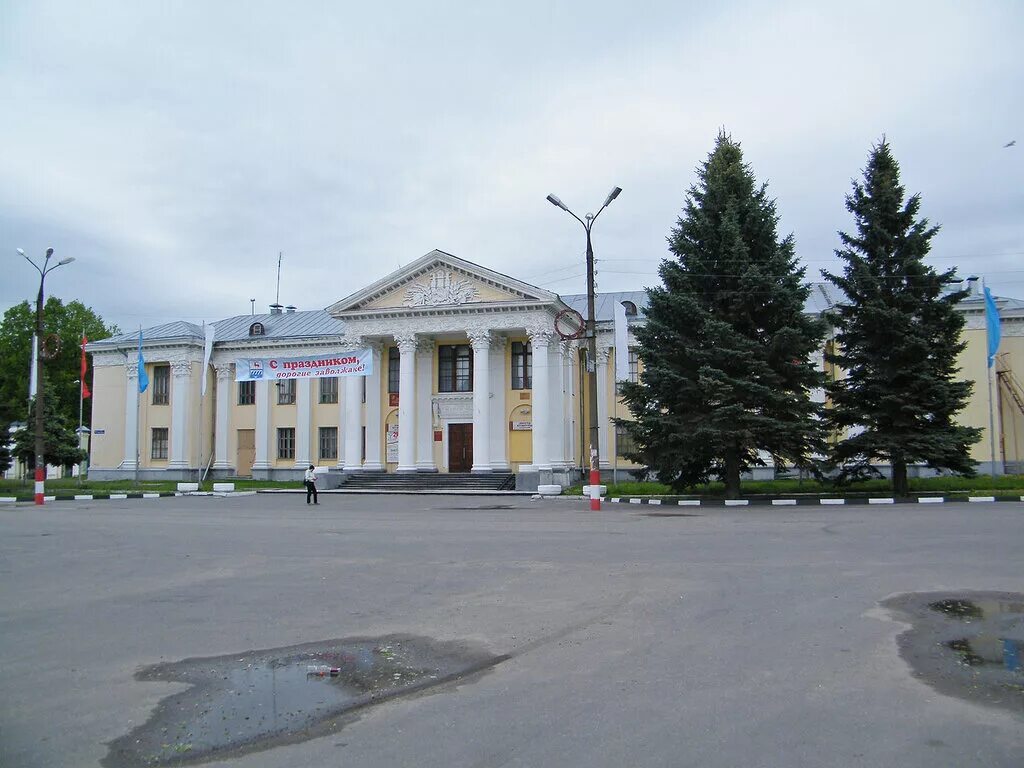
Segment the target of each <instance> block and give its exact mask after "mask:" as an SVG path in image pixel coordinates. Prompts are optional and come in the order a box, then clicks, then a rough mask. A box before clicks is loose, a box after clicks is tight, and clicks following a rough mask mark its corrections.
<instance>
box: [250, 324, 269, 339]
mask: <svg viewBox="0 0 1024 768" xmlns="http://www.w3.org/2000/svg"><path fill="white" fill-rule="evenodd" d="M249 335H250V336H266V335H267V329H266V328H264V327H263V323H253V324H252V325H250V326H249Z"/></svg>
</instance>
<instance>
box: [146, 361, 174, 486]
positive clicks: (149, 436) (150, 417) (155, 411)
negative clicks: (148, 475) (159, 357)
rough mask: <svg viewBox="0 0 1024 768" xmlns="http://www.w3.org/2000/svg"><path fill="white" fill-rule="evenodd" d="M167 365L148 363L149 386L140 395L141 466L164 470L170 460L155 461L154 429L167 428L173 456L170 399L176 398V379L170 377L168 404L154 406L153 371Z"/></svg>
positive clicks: (169, 453)
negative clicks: (153, 456) (174, 391)
mask: <svg viewBox="0 0 1024 768" xmlns="http://www.w3.org/2000/svg"><path fill="white" fill-rule="evenodd" d="M159 365H165V363H159V362H155V363H146V375H147V376H149V386H148V387H147V388H146V391H145V392H142V393H140V394H139V427H140V431H139V466H140V467H143V468H145V467H152V468H154V469H163V468H164V467H166V466H167V461H168V459H153V458H151V456H152V455H153V429H154V428H157V427H165V428H166V429H167V455H168V457H170V455H171V442H172V441H173V440H174V438H173V436H172V435H171V406H170V398H171V397H173V396H174V394H173V389H174V377H173V375H170V374H169V375H168V393H169V397H168V401H167V402H168V404H167V405H153V389H154V387H153V382H154V380H155V378H156V377H155V375H154V373H153V369H154V368H156V367H157V366H159Z"/></svg>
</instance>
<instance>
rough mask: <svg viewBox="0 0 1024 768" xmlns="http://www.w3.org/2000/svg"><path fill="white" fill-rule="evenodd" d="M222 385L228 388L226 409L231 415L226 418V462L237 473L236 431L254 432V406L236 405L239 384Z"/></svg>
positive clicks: (232, 382)
mask: <svg viewBox="0 0 1024 768" xmlns="http://www.w3.org/2000/svg"><path fill="white" fill-rule="evenodd" d="M224 384H225V385H226V386H228V387H229V388H230V393H229V394H228V407H229V408H230V409H231V415H230V416H229V417H228V455H227V457H226V459H227V462H228V463H229V464H230V465H231V466H232V467H235V470H236V471H237V470H238V467H237V466H236V464H237V463H238V430H240V429H251V430H254V431H255V429H256V406H255V405H239V404H238V388H239V385H240V384H241V382H239V381H228V382H224Z"/></svg>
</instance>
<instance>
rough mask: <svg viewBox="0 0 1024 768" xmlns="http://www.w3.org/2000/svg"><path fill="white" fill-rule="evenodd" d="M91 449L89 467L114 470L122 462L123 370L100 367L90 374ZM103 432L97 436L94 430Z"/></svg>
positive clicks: (116, 366)
mask: <svg viewBox="0 0 1024 768" xmlns="http://www.w3.org/2000/svg"><path fill="white" fill-rule="evenodd" d="M92 376H93V378H92V398H91V400H92V403H91V408H92V418H91V421H90V423H91V424H92V430H93V434H92V446H91V452H90V458H89V466H90V467H95V468H96V469H114V468H116V467H119V466H120V465H121V462H122V461H123V460H124V408H125V398H126V397H127V378H126V375H125V369H124V366H121V365H103V366H100V367H97V368H94V369H93V372H92ZM100 429H101V430H103V434H102V435H97V434H96V430H100Z"/></svg>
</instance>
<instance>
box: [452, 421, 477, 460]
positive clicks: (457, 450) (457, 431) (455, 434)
mask: <svg viewBox="0 0 1024 768" xmlns="http://www.w3.org/2000/svg"><path fill="white" fill-rule="evenodd" d="M472 467H473V425H472V424H449V425H448V471H449V472H469V470H470V469H471V468H472Z"/></svg>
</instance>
